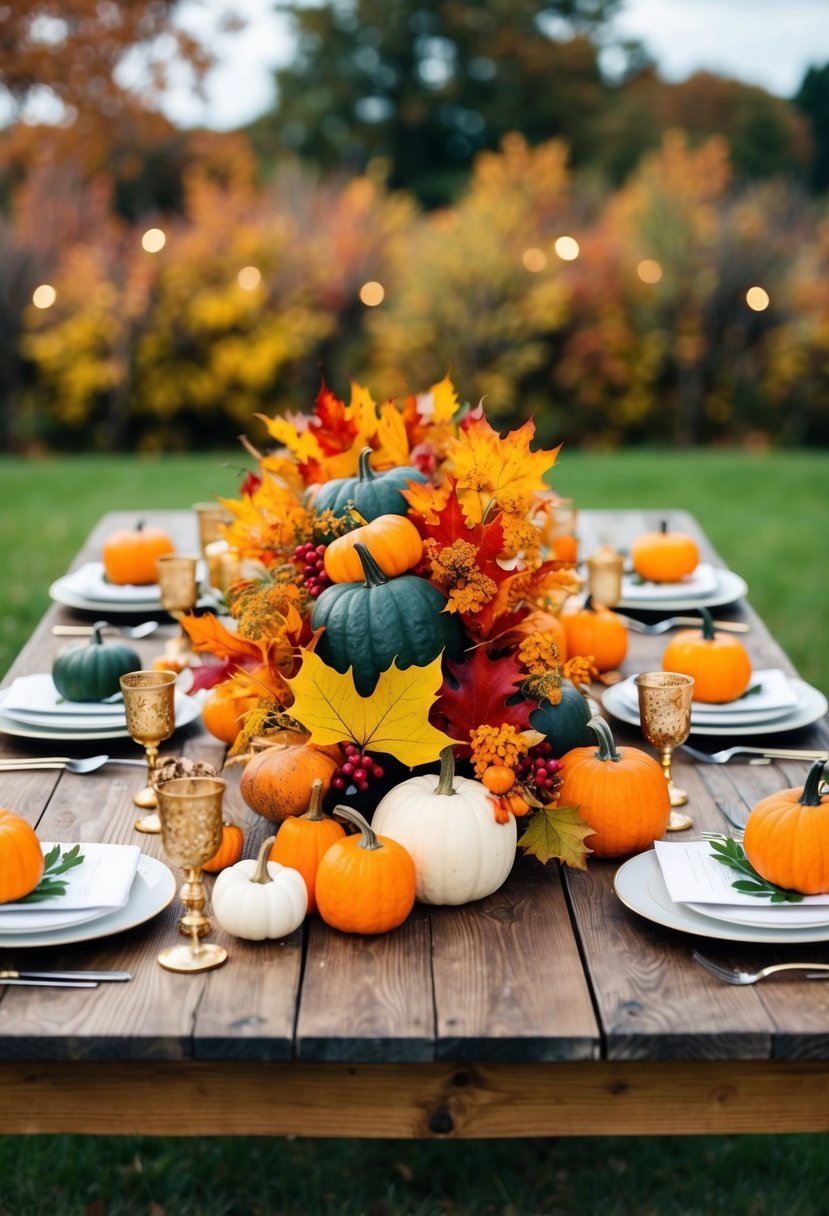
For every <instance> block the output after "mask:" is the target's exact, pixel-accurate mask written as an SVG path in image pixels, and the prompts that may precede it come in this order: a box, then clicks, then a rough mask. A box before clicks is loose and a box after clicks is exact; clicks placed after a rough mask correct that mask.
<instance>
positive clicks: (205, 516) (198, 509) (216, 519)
mask: <svg viewBox="0 0 829 1216" xmlns="http://www.w3.org/2000/svg"><path fill="white" fill-rule="evenodd" d="M193 510H194V511H195V513H196V524H197V526H198V530H199V547H200V549H201V553H202V557H206V556H207V546H208V545H210V544H212V543H213V542H214V541H217V540H221V539H222V525H223V524H230V523H233V516H232V515H231V513H230V511H228V509H227V507H223V506H222V504H221V503H220V502H194V503H193Z"/></svg>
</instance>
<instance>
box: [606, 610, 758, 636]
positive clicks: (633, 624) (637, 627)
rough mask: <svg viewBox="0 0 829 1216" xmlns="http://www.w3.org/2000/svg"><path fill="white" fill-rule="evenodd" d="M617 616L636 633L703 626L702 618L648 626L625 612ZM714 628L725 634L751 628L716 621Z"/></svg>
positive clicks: (671, 618) (673, 619)
mask: <svg viewBox="0 0 829 1216" xmlns="http://www.w3.org/2000/svg"><path fill="white" fill-rule="evenodd" d="M614 611H615V610H614ZM616 615H617V616H619V617H621V618H622V620H623V621H624V622H625V623H626V624H627V627H628V629H632V630H633V632H634V633H667V632H668V630H669V629H676V628H678V627H679V626H681V625H701V624H702V617H701V616H667V617H665V618H664V620H661V621H653V622H652V623H650V624H648V623H646V622H645V621H638V620H637V619H636V617H633V616H626V615H625V613H624V612H617V613H616ZM714 627H715V628H716V629H720V630H722V631H723V632H725V633H748V628H749V627H748V625H746V624H745V623H744V622H743V621H714Z"/></svg>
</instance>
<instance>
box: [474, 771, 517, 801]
mask: <svg viewBox="0 0 829 1216" xmlns="http://www.w3.org/2000/svg"><path fill="white" fill-rule="evenodd" d="M481 784H482V785H485V786H486V788H487V789H488V790H489V792H490V793H491V794H506V792H507V791H508V790H511V789H512V787H513V786H514V785H515V773H514V771H513V770H512V769H511V768H510V767H509V766H508V765H506V764H490V765H489V767H488V768H485V769H484V771H483V774H482V776H481Z"/></svg>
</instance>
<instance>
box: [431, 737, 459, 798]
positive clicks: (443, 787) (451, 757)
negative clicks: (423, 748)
mask: <svg viewBox="0 0 829 1216" xmlns="http://www.w3.org/2000/svg"><path fill="white" fill-rule="evenodd" d="M435 793H436V794H456V793H457V790H456V789H455V751H454V748H452V747H451V746H448V747H444V748H442V749H441V753H440V777H439V778H438V783H437V785H436V786H435Z"/></svg>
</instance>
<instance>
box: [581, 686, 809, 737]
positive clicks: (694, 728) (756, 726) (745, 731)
mask: <svg viewBox="0 0 829 1216" xmlns="http://www.w3.org/2000/svg"><path fill="white" fill-rule="evenodd" d="M791 685H792V688H793V689H794V691H795V692H796V693H797V705H796V706H795V707H794V709H790V710H788V711H787V712H786V713H785V714H783V715H782V716H781V717H779V718H774V719H773V720H771V721H766V722H745V723H743V722H730V723H729V724H728V725H722V726H719V725H718V726H711V725H709V724H708V723H707V722H706V723H705V724H704V725H703V724H698V723H696V722H694V719H693V716H692V718H691V734H692V735H716V736H717V737H718V738H733V737H734V736H737V737H739V738H742V737H743V736H745V735H773V734H780V733H781V732H782V731H787V730H799V729H800V728H801V727H803V726H811V725H812V724H813V723H814V722H819V721H820V719H821V718H822V717H823V716H824V715H825V713H826V711H827V709H829V701H827V700H826V697H825V696H824V695H823V693H822V692H821V691H820V690H819V689H817V688H813V687H812V685H811V684H807V683H806V681H805V680H801V679H799V678H798V677H797V676H792V677H791ZM619 688H621V684H612V685H611V686H610V688H606V689H605V691H604V692H603V693H602V707H603V708H604V709H606V710H607V712H608V713H610V714H612V715H613V717H614V718H618V719H619V721H620V722H627V723H628V724H629V725H630V726H638V725H639V709H638V707H637V709H635V710H634V709H631V708H629V707H628V704H627V702H626V700H625V698H624V696H621V697H620V696H619V692H618V690H619Z"/></svg>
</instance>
